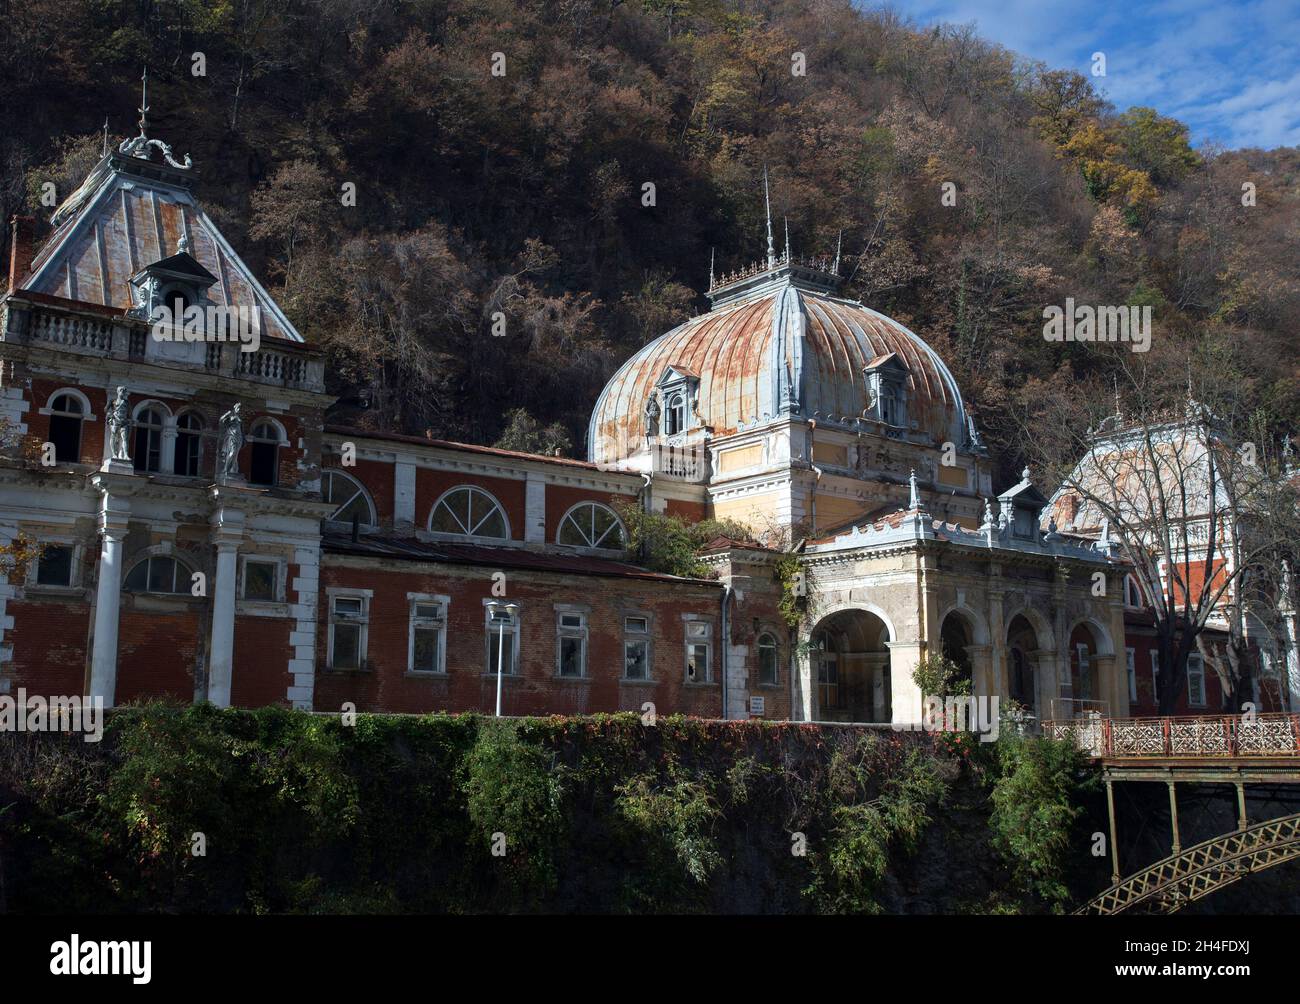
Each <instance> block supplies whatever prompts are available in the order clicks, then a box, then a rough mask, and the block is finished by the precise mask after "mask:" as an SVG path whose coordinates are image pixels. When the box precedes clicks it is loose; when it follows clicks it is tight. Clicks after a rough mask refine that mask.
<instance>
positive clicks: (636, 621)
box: [623, 617, 650, 680]
mask: <svg viewBox="0 0 1300 1004" xmlns="http://www.w3.org/2000/svg"><path fill="white" fill-rule="evenodd" d="M623 677H624V679H627V680H648V679H650V618H649V617H624V618H623Z"/></svg>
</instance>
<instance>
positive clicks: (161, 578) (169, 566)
mask: <svg viewBox="0 0 1300 1004" xmlns="http://www.w3.org/2000/svg"><path fill="white" fill-rule="evenodd" d="M191 574H192V573H191V572H190V570H189V569H188V568H186V567H185V566H184V565H182V564H181V563H180V562H179V561H177V560H176V559H175V558H173V557H170V556H169V555H165V554H155V555H153V556H152V557H149V558H145V559H144V560H143V561H141V562H140V563H139V564H137V565H136V566H135V567H134V568H133V569H131V571H130V572H128V573H127V576H126V581H125V582H124V583H123V584H122V588H123V589H125V590H126V591H127V592H129V593H171V594H175V593H183V594H186V595H188V594H189V592H190V575H191Z"/></svg>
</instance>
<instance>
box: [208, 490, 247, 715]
mask: <svg viewBox="0 0 1300 1004" xmlns="http://www.w3.org/2000/svg"><path fill="white" fill-rule="evenodd" d="M212 527H213V543H214V544H215V545H216V548H217V574H216V578H215V581H214V582H213V583H212V592H211V595H212V642H211V644H210V645H209V646H208V700H209V701H211V702H212V703H213V704H215V705H216V706H217V707H219V708H228V707H230V684H231V679H232V678H233V676H234V668H235V596H236V592H237V590H238V587H239V583H238V574H237V570H238V558H239V541H240V539H241V538H242V537H243V532H244V514H243V513H241V512H233V511H231V510H230V509H226V508H224V507H223V508H221V509H219V510H217V512H216V514H215V515H213V517H212Z"/></svg>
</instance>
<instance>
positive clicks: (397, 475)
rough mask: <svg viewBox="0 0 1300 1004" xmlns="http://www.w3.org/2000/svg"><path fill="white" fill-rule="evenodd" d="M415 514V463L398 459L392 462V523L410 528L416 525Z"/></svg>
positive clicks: (403, 528) (405, 528) (400, 527)
mask: <svg viewBox="0 0 1300 1004" xmlns="http://www.w3.org/2000/svg"><path fill="white" fill-rule="evenodd" d="M415 516H416V513H415V464H412V463H410V462H408V461H404V460H399V461H397V462H396V463H395V464H393V524H394V525H395V526H396V527H397V528H399V529H402V530H410V529H412V528H413V527H414V526H415V525H416V524H415ZM381 518H382V517H381ZM420 529H421V530H423V529H424V527H423V526H421V527H420Z"/></svg>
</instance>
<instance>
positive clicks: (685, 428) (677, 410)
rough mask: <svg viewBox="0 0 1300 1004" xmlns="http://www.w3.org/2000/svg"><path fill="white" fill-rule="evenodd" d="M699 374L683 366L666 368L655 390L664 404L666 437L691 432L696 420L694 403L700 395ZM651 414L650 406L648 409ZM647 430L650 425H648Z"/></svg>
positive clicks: (656, 383)
mask: <svg viewBox="0 0 1300 1004" xmlns="http://www.w3.org/2000/svg"><path fill="white" fill-rule="evenodd" d="M699 388H700V377H699V374H697V373H695V372H693V371H692V370H688V369H686V368H685V367H682V366H665V367H664V371H663V373H662V374H660V376H659V379H658V380H657V381H656V382H655V390H656V391H657V392H658V394H659V395H660V398H661V400H662V401H663V403H664V413H663V431H664V435H665V436H680V435H681V434H683V433H685V432H689V431H690V429H691V427H692V425H693V422H694V419H693V416H692V411H693V408H692V406H691V405H692V401H693V400H694V398H695V396H696V395H697V394H698V393H699ZM646 411H647V415H648V414H649V406H648V405H647V408H646ZM646 427H647V428H649V424H648V423H647V426H646Z"/></svg>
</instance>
